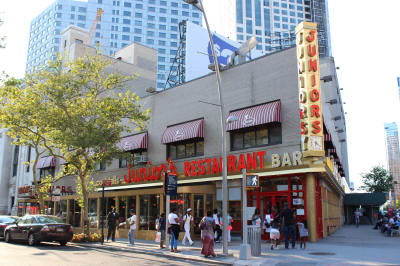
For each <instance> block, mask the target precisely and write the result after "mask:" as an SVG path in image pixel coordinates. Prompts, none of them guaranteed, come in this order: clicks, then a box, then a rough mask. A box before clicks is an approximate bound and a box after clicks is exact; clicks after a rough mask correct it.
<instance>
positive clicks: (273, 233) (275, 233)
mask: <svg viewBox="0 0 400 266" xmlns="http://www.w3.org/2000/svg"><path fill="white" fill-rule="evenodd" d="M271 215H273V217H274V219H273V220H272V222H271V229H270V232H269V238H270V239H271V250H273V249H274V244H275V248H277V247H278V241H279V238H280V237H281V234H280V232H279V228H280V217H279V213H276V208H275V207H272V211H271Z"/></svg>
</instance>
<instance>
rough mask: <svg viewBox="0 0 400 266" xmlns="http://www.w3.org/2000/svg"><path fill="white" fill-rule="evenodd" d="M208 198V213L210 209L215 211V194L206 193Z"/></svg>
mask: <svg viewBox="0 0 400 266" xmlns="http://www.w3.org/2000/svg"><path fill="white" fill-rule="evenodd" d="M206 197H207V199H206V213H205V214H207V212H208V211H211V212H212V211H213V200H214V195H213V194H207V195H206Z"/></svg>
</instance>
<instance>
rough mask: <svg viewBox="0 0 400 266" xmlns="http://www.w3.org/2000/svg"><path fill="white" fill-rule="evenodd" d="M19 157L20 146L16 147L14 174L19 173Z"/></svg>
mask: <svg viewBox="0 0 400 266" xmlns="http://www.w3.org/2000/svg"><path fill="white" fill-rule="evenodd" d="M18 157H19V146H15V147H14V156H13V165H12V176H16V175H17V170H18V161H19V160H18V159H19V158H18Z"/></svg>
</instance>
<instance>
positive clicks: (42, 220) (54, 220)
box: [36, 216, 63, 224]
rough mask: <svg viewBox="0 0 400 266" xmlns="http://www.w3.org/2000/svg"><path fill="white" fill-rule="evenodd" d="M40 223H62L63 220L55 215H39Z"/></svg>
mask: <svg viewBox="0 0 400 266" xmlns="http://www.w3.org/2000/svg"><path fill="white" fill-rule="evenodd" d="M36 218H37V220H38V222H39V223H40V224H62V223H63V221H62V220H61V219H59V218H58V217H55V216H37V217H36Z"/></svg>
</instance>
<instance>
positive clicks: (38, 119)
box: [0, 52, 150, 233]
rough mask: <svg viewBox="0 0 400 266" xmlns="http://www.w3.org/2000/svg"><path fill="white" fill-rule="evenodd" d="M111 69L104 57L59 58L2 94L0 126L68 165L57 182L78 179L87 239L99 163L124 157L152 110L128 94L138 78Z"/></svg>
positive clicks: (24, 142)
mask: <svg viewBox="0 0 400 266" xmlns="http://www.w3.org/2000/svg"><path fill="white" fill-rule="evenodd" d="M111 65H112V61H110V60H108V59H106V58H105V57H104V56H102V55H101V54H100V53H99V52H96V53H95V54H94V55H85V56H83V57H81V58H78V59H76V60H74V61H69V60H68V59H67V58H66V57H62V56H58V57H57V59H56V60H54V61H49V62H48V65H47V67H46V68H41V69H40V70H38V71H36V72H34V73H33V74H30V75H27V76H26V77H25V79H24V81H23V82H20V83H17V82H16V81H15V80H14V81H12V82H11V81H10V82H8V83H6V84H5V85H4V86H2V87H1V90H0V97H1V104H2V106H1V107H0V125H1V126H3V127H5V128H9V134H10V136H12V137H14V138H16V137H17V136H18V139H19V140H18V141H19V144H20V145H37V146H38V148H39V150H40V151H39V153H40V152H42V151H45V152H46V153H47V154H48V155H52V156H55V157H58V158H60V159H62V160H65V162H66V164H65V165H64V166H63V171H60V172H59V173H58V175H57V178H61V177H62V176H67V175H74V176H76V177H77V184H78V185H77V193H78V195H79V196H80V197H79V203H80V205H81V206H82V208H83V209H82V215H83V219H84V225H85V226H84V229H85V227H87V230H86V231H84V232H85V233H87V232H88V221H89V219H88V194H89V193H90V192H92V191H93V189H94V182H93V180H92V179H91V178H90V175H91V174H92V173H93V172H94V171H95V169H96V166H97V165H98V164H99V163H100V162H102V163H109V162H110V161H111V160H112V159H113V158H115V157H119V156H122V155H121V154H122V153H121V151H120V150H119V149H118V147H117V143H118V142H119V141H120V139H121V135H122V134H123V133H127V132H131V131H132V130H138V131H140V130H142V129H143V128H145V126H146V121H147V120H148V119H149V117H148V114H149V112H150V110H146V111H144V110H143V108H142V105H141V104H140V103H139V101H140V99H139V97H137V96H136V95H135V93H133V92H131V91H130V90H129V89H127V88H126V87H127V82H129V81H131V80H132V79H133V78H134V76H123V75H120V74H118V73H116V72H114V71H113V69H112V67H111ZM35 167H36V165H35ZM34 169H35V168H34Z"/></svg>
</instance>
